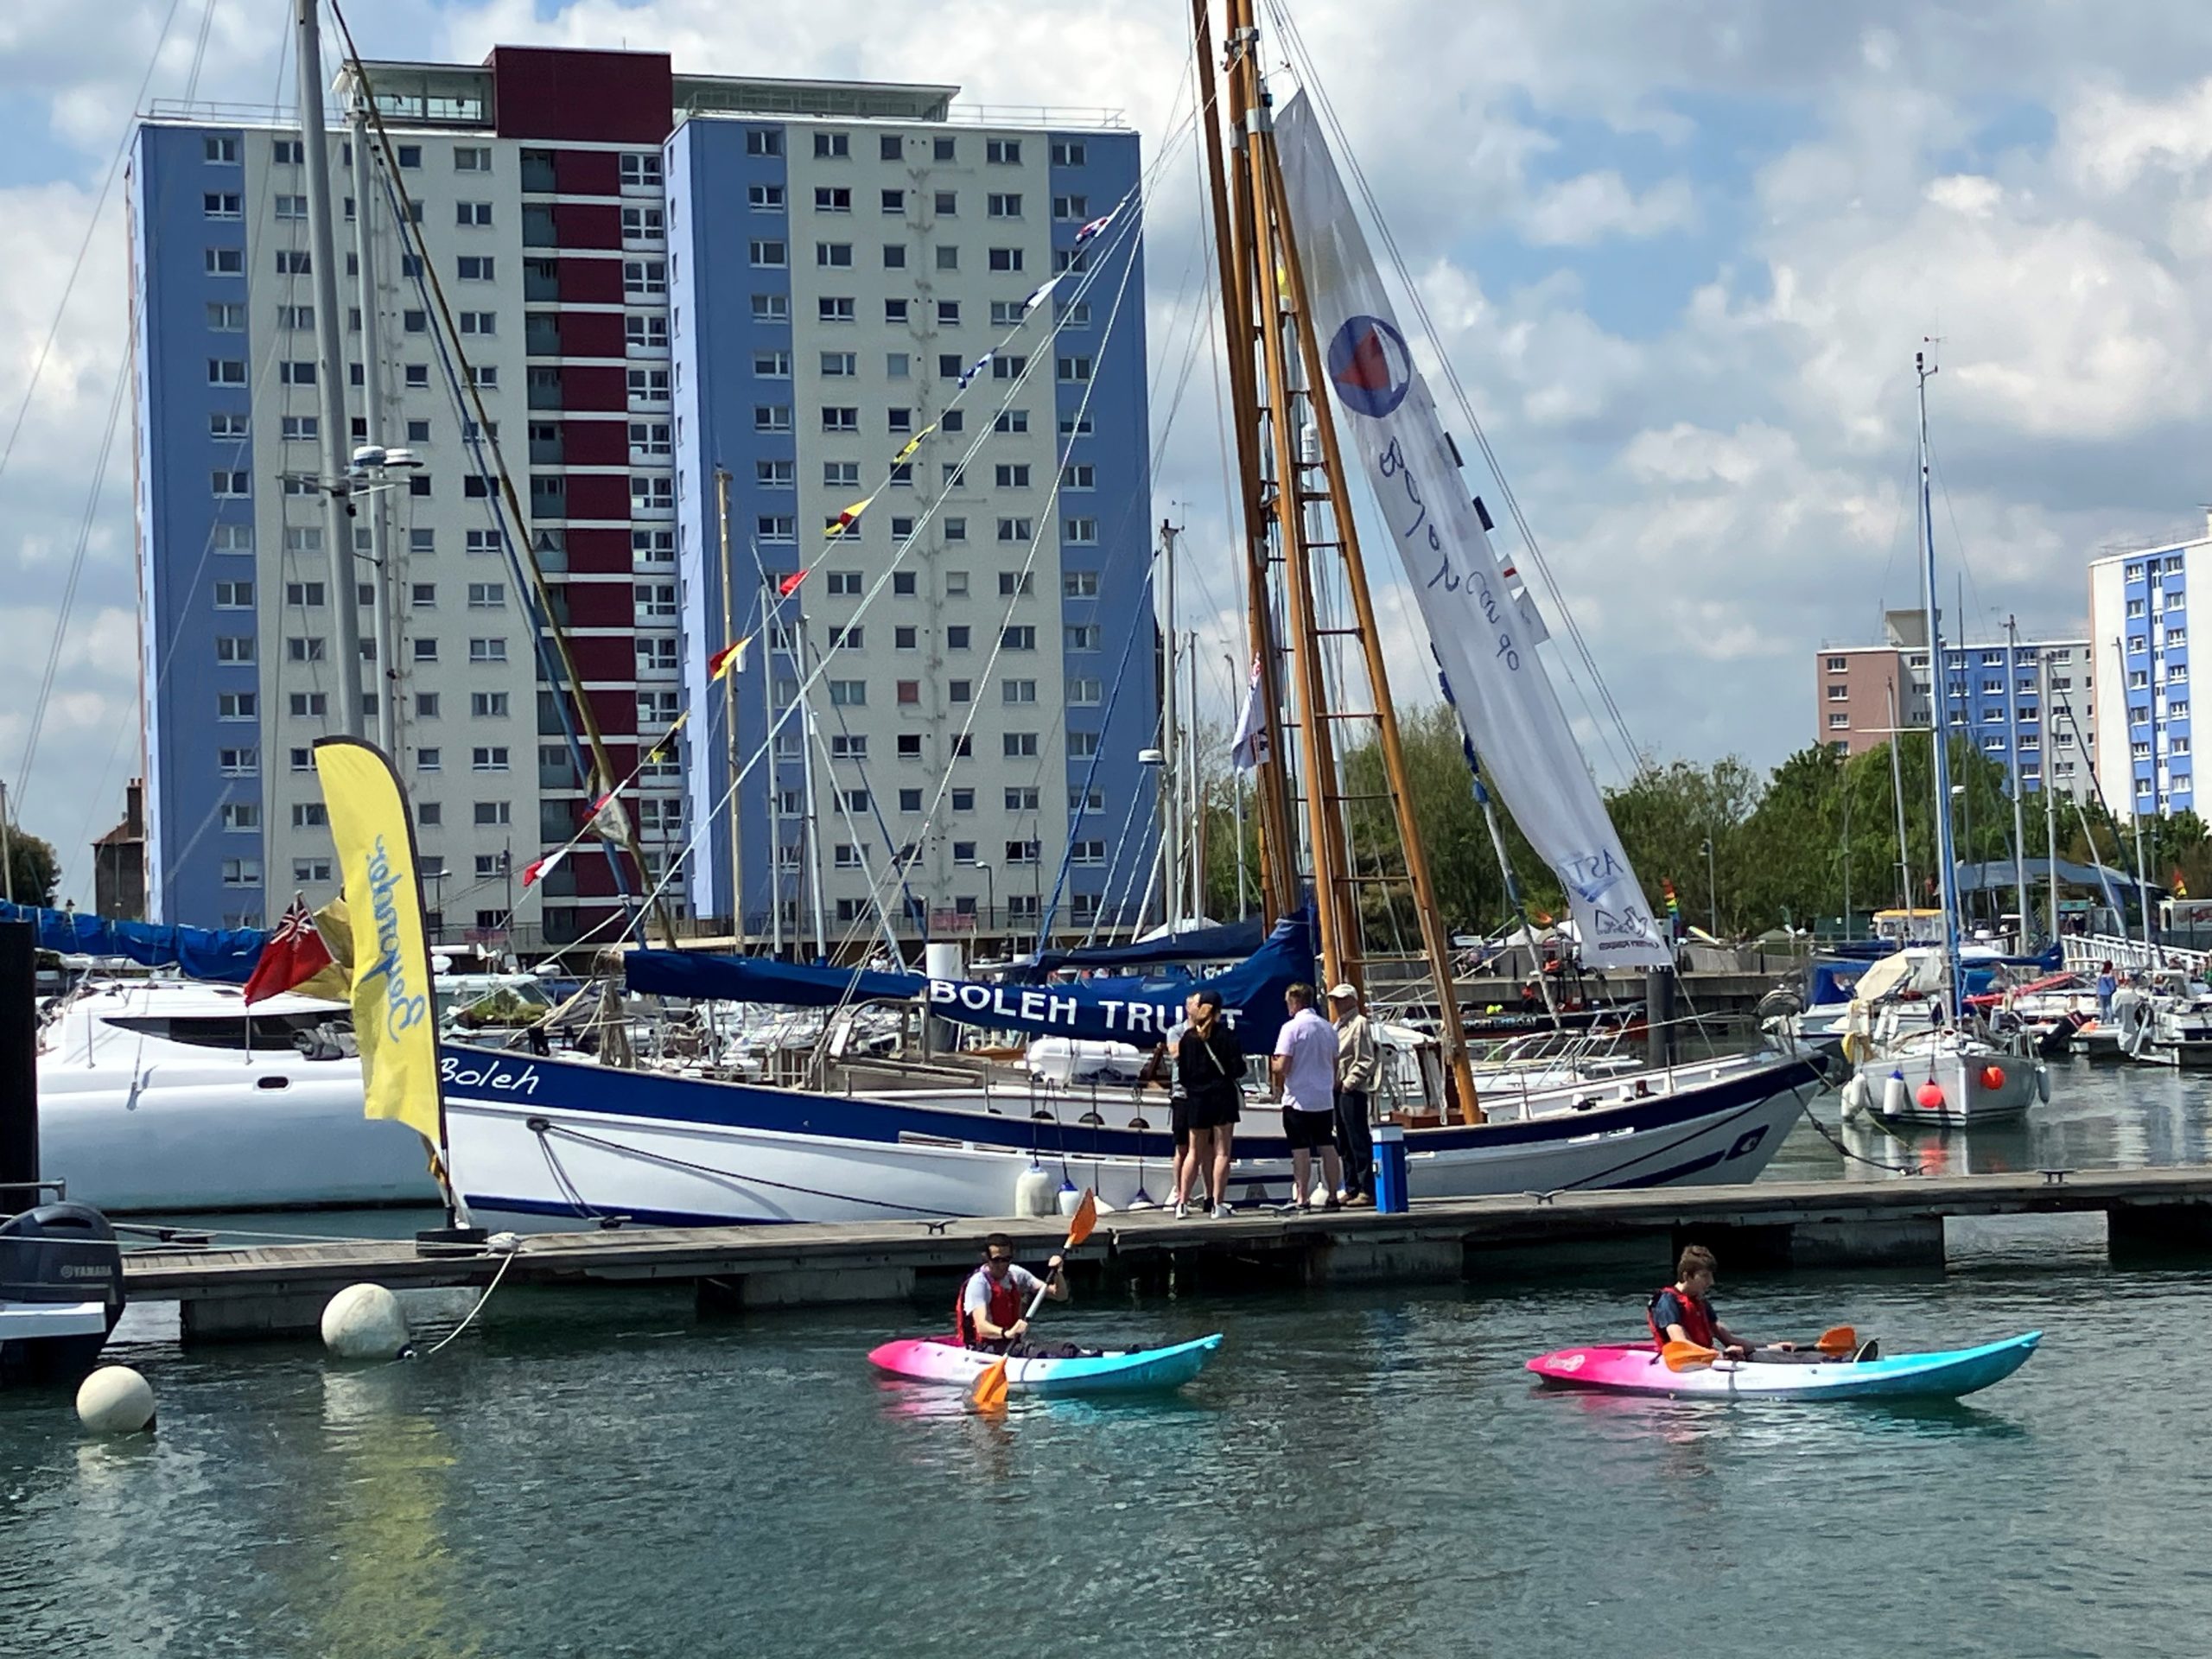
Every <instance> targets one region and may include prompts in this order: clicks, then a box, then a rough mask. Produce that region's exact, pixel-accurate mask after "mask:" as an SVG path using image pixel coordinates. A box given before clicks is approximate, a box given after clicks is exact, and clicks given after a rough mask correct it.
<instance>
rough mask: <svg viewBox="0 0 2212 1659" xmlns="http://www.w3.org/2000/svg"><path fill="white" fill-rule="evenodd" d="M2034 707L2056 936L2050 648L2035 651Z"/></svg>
mask: <svg viewBox="0 0 2212 1659" xmlns="http://www.w3.org/2000/svg"><path fill="white" fill-rule="evenodd" d="M2036 687H2037V694H2036V707H2037V709H2040V710H2041V711H2042V715H2043V719H2042V728H2043V741H2042V744H2041V753H2042V755H2043V769H2042V770H2043V828H2044V875H2046V876H2047V877H2049V878H2050V937H2051V938H2053V939H2054V940H2055V939H2056V938H2058V798H2057V797H2056V794H2054V793H2053V791H2054V790H2055V789H2056V775H2055V774H2056V770H2057V765H2058V738H2057V732H2058V715H2057V714H2056V711H2054V710H2053V709H2052V708H2051V706H2050V647H2049V646H2048V645H2046V646H2044V648H2043V649H2042V650H2040V651H2038V652H2036Z"/></svg>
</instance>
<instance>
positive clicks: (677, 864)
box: [648, 188, 1142, 900]
mask: <svg viewBox="0 0 2212 1659" xmlns="http://www.w3.org/2000/svg"><path fill="white" fill-rule="evenodd" d="M1135 200H1138V192H1137V189H1136V188H1132V189H1131V190H1130V192H1129V193H1128V195H1125V196H1124V197H1123V198H1122V204H1123V205H1127V204H1129V203H1131V202H1133V201H1135ZM1119 211H1120V209H1119V207H1118V206H1117V207H1116V215H1117V216H1118V213H1119ZM1141 218H1142V215H1141V213H1137V214H1133V215H1132V216H1131V217H1130V219H1128V221H1127V222H1126V224H1125V225H1123V226H1118V227H1116V228H1114V229H1112V230H1110V231H1109V232H1108V233H1107V234H1108V236H1109V238H1111V239H1112V241H1113V242H1115V243H1120V242H1122V241H1128V240H1133V239H1134V238H1135V236H1137V235H1138V234H1140V233H1141V232H1140V229H1139V226H1140V225H1141ZM1100 251H1101V252H1102V254H1103V252H1104V251H1105V250H1103V249H1102V250H1100ZM1108 265H1109V262H1108V261H1107V260H1105V259H1104V258H1103V257H1102V259H1101V260H1100V262H1099V263H1098V264H1096V265H1092V266H1090V267H1088V268H1087V269H1086V270H1084V273H1083V275H1084V281H1083V282H1081V283H1078V284H1077V287H1076V290H1075V296H1073V297H1075V298H1079V297H1081V296H1084V295H1086V294H1088V293H1089V292H1090V289H1091V288H1092V287H1093V286H1095V285H1096V283H1097V281H1098V279H1099V278H1100V277H1102V276H1103V274H1104V273H1105V271H1106V270H1107V269H1108ZM1133 267H1134V261H1133V260H1125V261H1124V262H1123V264H1122V283H1121V288H1120V289H1119V291H1118V292H1117V293H1116V296H1115V310H1114V313H1113V314H1109V322H1108V332H1109V333H1110V332H1111V328H1112V320H1111V319H1112V315H1118V313H1119V310H1120V308H1121V306H1122V302H1123V301H1124V300H1125V299H1126V297H1127V295H1128V286H1129V277H1130V272H1131V270H1132V269H1133ZM1028 321H1029V319H1028V318H1027V317H1024V318H1023V319H1022V320H1021V321H1020V322H1018V323H1015V324H1014V325H1013V326H1012V327H1009V328H1008V329H1007V333H1006V334H1004V335H1003V336H1001V339H1000V340H999V346H1006V345H1007V344H1010V343H1011V342H1012V341H1013V340H1014V338H1015V337H1016V336H1017V335H1018V334H1020V331H1021V329H1022V328H1024V327H1027V325H1028ZM1065 330H1066V321H1065V316H1064V315H1056V316H1055V318H1054V320H1053V323H1052V327H1051V328H1050V329H1049V330H1048V331H1047V332H1046V341H1047V343H1048V344H1052V345H1057V343H1058V339H1059V336H1060V335H1061V334H1063V333H1064V332H1065ZM997 349H998V347H997V346H994V347H993V348H992V350H993V354H994V355H995V353H996V351H997ZM1045 360H1046V355H1045V354H1042V353H1030V354H1029V355H1028V356H1027V357H1026V358H1025V359H1024V360H1023V364H1022V368H1021V372H1020V374H1018V375H1015V376H1013V377H1011V378H1010V379H1009V382H1008V385H1007V391H1006V395H1005V396H1004V397H1002V398H1001V399H1000V402H999V405H998V408H997V409H996V410H994V411H993V416H992V420H991V422H990V423H989V424H988V425H986V426H984V427H982V428H981V429H978V431H977V432H976V435H975V437H974V439H973V440H972V441H971V442H969V445H968V447H967V448H966V449H965V450H964V451H963V453H962V455H961V458H960V460H959V461H958V462H957V467H959V468H961V469H965V468H966V467H968V466H969V464H970V463H972V462H973V461H975V459H976V456H977V455H979V454H982V450H983V448H984V446H985V444H986V443H988V442H989V440H990V439H991V437H992V436H993V435H995V429H996V426H997V417H998V416H999V415H1001V414H1003V413H1004V412H1005V411H1006V410H1008V409H1011V408H1012V407H1013V406H1014V401H1015V400H1016V399H1017V398H1018V397H1020V396H1021V395H1022V393H1023V391H1025V390H1027V387H1028V386H1029V385H1030V383H1031V381H1032V380H1033V378H1035V377H1036V375H1037V374H1038V372H1039V365H1041V364H1042V363H1043V362H1044V361H1045ZM1089 395H1090V394H1089V391H1087V390H1086V391H1085V394H1084V396H1085V399H1086V404H1087V401H1088V397H1089ZM965 396H966V389H965V388H963V389H961V390H959V391H956V392H955V394H954V396H953V398H952V400H951V402H950V403H948V404H946V406H945V408H946V410H947V411H950V410H952V409H954V408H957V407H958V406H959V404H960V403H961V402H962V400H963V398H964V397H965ZM942 419H943V415H942V413H941V414H940V416H939V420H940V422H941V421H942ZM886 478H888V474H886ZM1055 488H1056V489H1057V485H1056V486H1055ZM945 499H946V498H944V496H939V497H938V499H936V500H935V501H932V502H931V503H930V504H929V505H927V506H926V507H925V509H924V511H923V512H922V513H921V514H920V515H919V516H918V518H916V520H915V524H914V528H913V530H912V532H910V533H909V534H908V536H907V537H906V539H905V540H904V541H901V542H899V543H895V544H894V545H893V549H892V556H891V559H890V562H889V563H887V564H886V565H885V567H884V568H883V569H882V570H881V571H880V573H879V574H878V575H877V576H876V578H875V581H874V582H873V583H872V584H871V585H870V587H869V588H868V591H867V593H865V594H863V595H862V596H861V603H860V606H859V607H858V608H857V609H855V611H854V613H853V614H852V616H851V618H850V619H849V620H850V621H859V620H861V619H862V618H864V617H865V616H866V615H867V614H868V612H869V611H870V610H871V609H872V608H873V607H874V605H875V603H876V601H878V600H879V599H880V598H881V597H882V595H883V593H884V591H885V590H886V589H887V588H889V587H890V585H891V582H892V579H893V576H894V575H896V574H897V573H898V570H899V566H900V565H901V564H903V563H906V556H907V555H908V554H910V553H911V552H912V551H913V550H914V547H915V543H916V542H917V541H918V539H919V537H920V536H921V532H922V531H924V530H925V528H927V527H928V525H930V524H931V523H933V522H934V521H935V520H936V518H938V513H939V512H940V510H941V509H942V508H943V507H944V504H945ZM817 563H819V556H817ZM813 568H814V567H813V566H811V565H805V566H802V567H801V569H800V571H799V572H798V574H800V575H804V573H805V572H806V571H807V570H809V569H813ZM996 654H997V653H996V652H994V660H995V658H996ZM822 677H823V670H822V669H820V668H816V669H814V670H811V671H809V672H808V673H807V675H806V677H805V678H804V681H803V682H802V683H801V684H800V685H799V687H798V693H797V695H799V696H804V693H805V692H807V691H809V690H811V689H812V688H813V686H814V684H815V683H816V682H817V681H818V680H819V679H821V678H822ZM796 706H797V705H796V703H794V704H791V705H787V706H786V707H785V709H784V711H783V713H782V714H781V715H779V716H778V717H777V719H776V720H775V721H773V722H772V724H771V726H770V728H769V729H768V731H767V732H766V734H764V735H763V737H762V740H761V742H760V746H759V747H756V748H755V749H754V750H753V753H751V754H750V755H749V756H747V759H746V760H745V762H744V764H743V765H742V766H741V767H740V768H739V769H738V772H737V775H736V777H734V779H732V780H731V782H730V785H729V787H728V789H727V790H725V791H723V792H722V795H721V798H719V799H718V800H717V801H716V802H715V804H714V806H713V807H712V808H711V809H710V810H709V811H708V813H707V814H706V815H705V817H704V818H703V819H702V820H700V821H698V822H697V823H696V827H695V828H694V829H693V830H692V832H691V834H690V838H689V839H688V840H687V841H686V842H685V843H684V844H683V848H682V849H680V850H679V852H678V853H677V855H675V856H674V857H673V858H672V859H671V861H670V864H669V868H668V871H667V873H666V874H664V876H663V877H662V878H661V880H660V881H659V882H658V883H657V884H656V885H655V886H654V887H653V888H652V893H650V894H649V895H648V899H649V900H650V899H652V898H656V897H658V895H660V894H661V893H664V892H665V891H666V890H667V888H668V886H669V884H670V882H671V881H672V880H674V879H675V876H676V874H677V871H678V869H680V868H681V867H682V864H683V860H685V859H687V858H689V857H690V856H691V855H692V854H693V853H695V852H696V850H697V849H698V848H699V847H700V846H701V845H702V843H703V842H704V841H705V839H706V837H707V835H708V834H709V831H710V830H711V829H712V827H713V824H714V822H715V819H716V818H717V817H718V816H719V815H720V813H721V811H722V810H723V809H724V808H725V807H727V806H728V804H729V802H730V800H731V799H732V798H734V797H735V795H736V793H737V791H738V790H739V789H740V788H741V787H742V786H743V785H744V782H745V780H746V779H747V778H749V777H751V776H752V775H753V771H754V769H755V768H756V767H758V766H760V764H761V763H762V762H763V760H766V759H767V758H768V756H769V753H770V750H771V748H772V745H773V743H774V741H775V738H776V735H777V734H778V733H779V732H780V731H781V730H782V729H783V728H784V726H785V723H786V722H787V721H789V720H790V718H791V709H792V708H794V707H796ZM974 719H975V713H974V711H973V709H971V711H970V713H969V725H970V726H972V724H973V722H974ZM962 735H963V736H965V735H968V733H967V732H966V731H965V730H963V734H962ZM950 785H951V776H950V772H949V771H948V772H947V774H946V777H945V779H944V782H943V783H942V784H941V785H939V789H938V804H942V802H943V799H944V792H945V791H946V790H948V789H949V788H950ZM938 804H933V805H932V806H931V812H930V817H931V819H934V817H935V815H936V812H937V810H938Z"/></svg>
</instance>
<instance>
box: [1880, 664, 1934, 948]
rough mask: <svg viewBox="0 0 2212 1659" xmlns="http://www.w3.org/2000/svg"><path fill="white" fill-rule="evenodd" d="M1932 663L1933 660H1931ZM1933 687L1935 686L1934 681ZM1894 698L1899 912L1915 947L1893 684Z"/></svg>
mask: <svg viewBox="0 0 2212 1659" xmlns="http://www.w3.org/2000/svg"><path fill="white" fill-rule="evenodd" d="M1931 660H1932V659H1931ZM1929 684H1930V685H1931V686H1933V685H1934V684H1935V681H1934V680H1933V679H1932V678H1931V679H1930V681H1929ZM1889 696H1890V798H1891V800H1893V801H1895V802H1896V803H1897V909H1898V910H1899V911H1901V912H1903V913H1904V916H1903V926H1904V944H1911V943H1912V849H1911V844H1910V842H1907V841H1906V840H1905V838H1904V761H1903V760H1901V759H1900V758H1899V755H1898V747H1899V744H1900V743H1901V741H1903V739H1904V728H1903V727H1902V726H1900V725H1898V724H1897V686H1896V685H1895V684H1894V683H1892V684H1891V686H1890V688H1889Z"/></svg>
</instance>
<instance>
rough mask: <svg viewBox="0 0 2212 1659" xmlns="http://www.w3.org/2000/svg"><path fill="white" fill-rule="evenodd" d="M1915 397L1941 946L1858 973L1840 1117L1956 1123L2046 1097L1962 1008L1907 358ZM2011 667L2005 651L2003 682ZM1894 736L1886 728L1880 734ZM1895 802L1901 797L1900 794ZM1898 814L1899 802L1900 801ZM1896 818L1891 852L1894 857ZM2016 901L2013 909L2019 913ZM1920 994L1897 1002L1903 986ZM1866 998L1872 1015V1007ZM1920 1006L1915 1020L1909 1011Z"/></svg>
mask: <svg viewBox="0 0 2212 1659" xmlns="http://www.w3.org/2000/svg"><path fill="white" fill-rule="evenodd" d="M1912 362H1913V370H1914V372H1915V374H1916V376H1917V378H1918V381H1919V397H1920V404H1919V408H1920V543H1921V558H1922V568H1921V597H1922V601H1923V606H1924V607H1925V609H1926V612H1927V617H1928V661H1929V707H1930V710H1931V714H1930V722H1931V723H1930V732H1929V741H1930V743H1931V744H1932V746H1933V750H1934V764H1933V765H1932V766H1930V768H1929V771H1930V772H1931V774H1932V775H1933V777H1934V779H1935V796H1936V799H1935V809H1936V883H1937V893H1938V903H1939V905H1940V907H1941V912H1942V943H1941V944H1940V945H1939V946H1937V947H1936V948H1935V949H1932V950H1931V949H1926V948H1912V947H1908V948H1907V949H1905V950H1900V951H1898V952H1897V954H1896V955H1895V956H1892V957H1885V959H1884V960H1883V961H1881V962H1879V963H1876V964H1875V966H1874V967H1872V968H1871V969H1868V970H1867V971H1866V974H1865V975H1864V976H1861V977H1860V979H1859V983H1858V985H1857V987H1856V988H1854V990H1853V996H1852V1003H1851V1029H1850V1031H1849V1032H1848V1033H1847V1037H1846V1039H1845V1046H1846V1049H1847V1052H1850V1053H1851V1055H1852V1056H1853V1058H1854V1059H1856V1060H1857V1062H1858V1072H1857V1075H1856V1076H1855V1077H1853V1079H1852V1081H1851V1082H1850V1084H1847V1086H1846V1089H1845V1091H1844V1111H1845V1114H1846V1116H1858V1115H1860V1114H1863V1113H1865V1112H1867V1111H1869V1110H1878V1111H1879V1112H1880V1113H1881V1115H1882V1116H1884V1117H1885V1118H1889V1119H1893V1120H1897V1121H1901V1122H1912V1123H1937V1124H1946V1125H1965V1124H1970V1123H1984V1122H1998V1121H2002V1120H2004V1119H2006V1118H2012V1117H2018V1116H2020V1115H2021V1114H2022V1113H2024V1112H2025V1111H2026V1110H2027V1109H2028V1108H2029V1106H2031V1104H2033V1103H2035V1101H2036V1100H2037V1098H2038V1096H2040V1097H2041V1098H2043V1099H2045V1100H2048V1099H2049V1098H2050V1070H2049V1068H2048V1067H2046V1066H2045V1065H2044V1064H2043V1062H2042V1061H2041V1060H2039V1059H2037V1058H2035V1057H2034V1056H2033V1055H2031V1054H2029V1053H2026V1052H2022V1051H2021V1050H2020V1049H2019V1048H2017V1047H2014V1046H2005V1045H2000V1044H1999V1043H1998V1042H1996V1041H1995V1040H1993V1039H1992V1038H1991V1037H1990V1036H1989V1035H1988V1033H1987V1031H1986V1027H1983V1026H1981V1025H1980V1022H1979V1021H1977V1020H1974V1018H1973V1017H1972V1014H1971V1011H1970V1009H1969V1007H1968V1005H1967V999H1966V985H1965V981H1964V976H1963V975H1962V973H1961V965H1960V957H1959V893H1958V850H1957V849H1956V847H1955V845H1954V844H1953V841H1952V836H1951V758H1950V740H1949V727H1948V719H1947V717H1946V712H1945V705H1946V703H1947V702H1948V698H1947V697H1946V696H1945V695H1944V692H1945V687H1944V679H1945V677H1946V675H1947V674H1948V668H1947V667H1946V665H1945V664H1944V660H1943V634H1942V625H1941V622H1940V620H1939V617H1938V614H1937V612H1936V526H1935V520H1934V517H1933V514H1932V512H1931V505H1932V499H1931V496H1930V493H1929V458H1928V382H1929V378H1931V377H1932V376H1933V375H1934V374H1935V373H1936V366H1935V365H1933V364H1931V363H1930V362H1929V360H1928V354H1927V353H1925V352H1917V353H1914V354H1913V359H1912ZM2012 675H2013V667H2012V663H2011V661H2010V653H2009V652H2008V653H2007V662H2006V664H2005V676H2006V679H2007V681H2008V683H2009V682H2010V680H2011V679H2012ZM1895 741H1897V739H1896V737H1895V736H1892V737H1891V742H1892V743H1894V742H1895ZM1900 801H1902V797H1900ZM1900 810H1902V807H1900ZM1899 824H1900V848H1899V851H1900V856H1902V854H1903V845H1902V824H1903V819H1902V818H1900V819H1899ZM2024 908H2025V906H2023V910H2024ZM1907 989H1919V990H1921V991H1923V992H1924V993H1926V994H1927V1000H1926V1001H1924V1002H1914V1003H1910V1004H1908V1003H1906V1002H1904V1001H1898V1000H1897V998H1898V996H1899V995H1900V994H1901V993H1902V992H1904V991H1905V990H1907ZM1877 1008H1878V1012H1877V1011H1876V1010H1877ZM1923 1008H1924V1009H1926V1010H1927V1015H1926V1016H1925V1017H1923V1014H1922V1013H1921V1010H1922V1009H1923Z"/></svg>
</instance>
